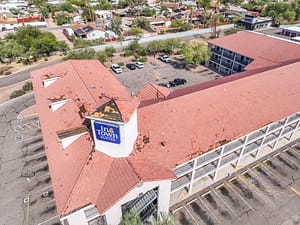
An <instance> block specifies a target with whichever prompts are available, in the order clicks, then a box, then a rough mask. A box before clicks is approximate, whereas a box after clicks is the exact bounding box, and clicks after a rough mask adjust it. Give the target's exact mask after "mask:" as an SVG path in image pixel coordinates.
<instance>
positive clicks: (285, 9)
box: [262, 2, 296, 25]
mask: <svg viewBox="0 0 300 225" xmlns="http://www.w3.org/2000/svg"><path fill="white" fill-rule="evenodd" d="M262 15H263V16H270V17H272V18H273V20H274V23H275V24H277V25H279V24H282V23H283V22H285V21H288V22H293V21H294V20H295V18H296V12H295V11H294V10H293V9H292V6H291V4H290V3H286V2H275V3H270V4H268V5H267V7H266V8H265V9H264V10H263V12H262Z"/></svg>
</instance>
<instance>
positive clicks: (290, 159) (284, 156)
mask: <svg viewBox="0 0 300 225" xmlns="http://www.w3.org/2000/svg"><path fill="white" fill-rule="evenodd" d="M280 156H281V157H282V158H285V159H286V160H287V161H290V162H291V163H293V164H294V166H296V165H297V164H298V163H297V162H295V161H294V159H292V158H291V157H288V156H287V155H286V154H280Z"/></svg>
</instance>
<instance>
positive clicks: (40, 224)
mask: <svg viewBox="0 0 300 225" xmlns="http://www.w3.org/2000/svg"><path fill="white" fill-rule="evenodd" d="M55 218H59V216H53V217H51V218H49V219H47V220H44V221H43V222H40V223H38V224H37V225H42V224H44V223H47V222H49V221H51V220H53V219H55Z"/></svg>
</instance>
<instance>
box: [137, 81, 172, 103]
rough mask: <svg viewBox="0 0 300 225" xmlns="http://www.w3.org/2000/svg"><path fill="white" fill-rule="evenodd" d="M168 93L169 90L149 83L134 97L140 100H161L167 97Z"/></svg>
mask: <svg viewBox="0 0 300 225" xmlns="http://www.w3.org/2000/svg"><path fill="white" fill-rule="evenodd" d="M170 93H171V90H170V89H169V88H166V87H162V86H159V85H157V84H153V83H149V84H147V85H145V86H144V87H143V88H142V89H141V90H139V91H138V92H137V94H136V96H137V97H138V99H140V100H149V99H161V98H165V97H167V96H168V95H169V94H170Z"/></svg>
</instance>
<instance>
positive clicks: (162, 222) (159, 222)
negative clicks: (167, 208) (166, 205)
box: [152, 213, 175, 225]
mask: <svg viewBox="0 0 300 225" xmlns="http://www.w3.org/2000/svg"><path fill="white" fill-rule="evenodd" d="M152 223H153V225H175V222H174V218H173V216H172V215H171V214H164V213H161V214H159V215H157V218H156V219H154V220H153V221H152Z"/></svg>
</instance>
